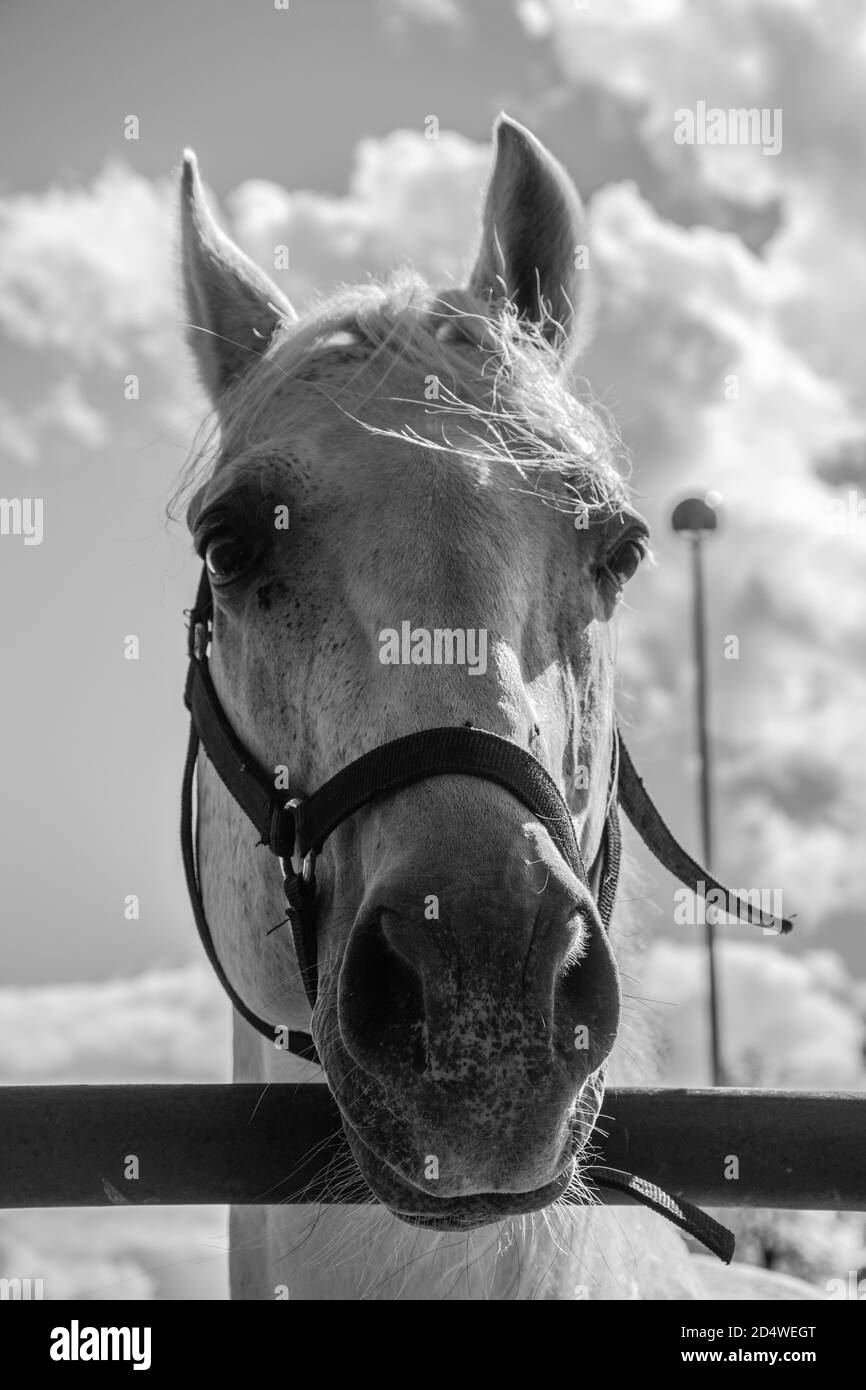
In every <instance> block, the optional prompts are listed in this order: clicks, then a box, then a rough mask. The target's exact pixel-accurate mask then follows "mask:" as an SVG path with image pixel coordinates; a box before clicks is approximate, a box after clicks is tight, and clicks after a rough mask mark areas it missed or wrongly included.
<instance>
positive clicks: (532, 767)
mask: <svg viewBox="0 0 866 1390" xmlns="http://www.w3.org/2000/svg"><path fill="white" fill-rule="evenodd" d="M212 616H213V599H212V596H211V590H210V583H209V581H208V575H207V569H206V568H205V567H203V568H202V574H201V580H200V582H199V588H198V595H197V597H196V604H195V608H193V609H192V611H191V613H190V615H189V640H188V651H189V669H188V672H187V680H186V688H185V690H184V702H185V704H186V707H187V709H188V710H189V712H190V735H189V746H188V750H187V759H186V766H185V768H184V776H183V789H182V796H181V846H182V850H183V862H184V870H185V873H186V882H187V888H188V889H189V895H190V901H191V903H192V909H193V914H194V916H195V920H196V926H197V927H198V932H199V936H200V937H201V940H202V944H203V946H204V949H205V951H206V953H207V957H208V959H209V961H210V963H211V965H212V966H213V969H214V971H215V973H216V975H217V978H218V979H219V981H220V983H221V984H222V986H223V988H224V989H225V991H226V993H227V994H228V996H229V998H230V999H231V1001H232V1004H233V1005H234V1007H235V1009H236V1010H237V1012H238V1013H239V1014H240V1015H241V1017H242V1018H244V1019H246V1021H247V1023H249V1024H250V1025H251V1026H252V1027H253V1028H256V1029H257V1030H258V1031H259V1032H260V1033H262V1034H263V1035H264V1036H265V1037H266V1038H267V1039H268V1040H269V1041H270V1042H273V1041H274V1040H275V1037H276V1036H277V1034H278V1033H280V1032H281V1031H282V1027H281V1025H274V1024H270V1023H268V1022H267V1021H266V1020H265V1019H263V1018H261V1017H260V1016H259V1015H258V1014H257V1013H255V1012H254V1011H253V1010H252V1009H250V1008H249V1006H248V1005H247V1004H245V1003H244V1001H243V999H242V998H241V997H240V995H239V994H238V993H237V992H236V990H235V989H234V987H233V985H232V984H231V982H230V981H229V979H228V977H227V975H226V973H225V971H224V970H223V968H222V965H221V964H220V961H219V957H218V956H217V954H216V949H215V947H214V943H213V937H212V936H211V931H210V927H209V926H208V921H207V917H206V915H205V910H204V902H203V899H202V893H201V885H200V881H199V876H198V869H197V865H196V850H195V833H194V828H193V782H194V777H195V768H196V762H197V760H198V753H199V748H200V747H201V748H203V749H204V751H205V753H206V754H207V757H208V759H209V761H210V762H211V763H212V764H213V766H214V768H215V769H216V771H217V773H218V774H219V776H220V778H221V779H222V781H223V783H224V784H225V786H226V788H227V789H228V791H229V792H230V793H231V795H232V796H233V797H234V799H235V801H236V802H237V803H238V805H239V806H240V808H241V810H242V811H244V813H245V814H246V816H247V817H248V818H249V820H250V821H251V822H252V824H253V825H254V826H255V828H256V830H257V831H258V836H259V839H258V844H260V845H265V846H267V848H268V849H269V850H270V852H271V854H273V855H274V856H275V858H276V859H277V861H278V863H279V866H280V871H281V873H282V876H283V889H284V892H285V896H286V903H287V915H288V921H289V924H290V927H291V932H292V938H293V941H294V947H295V953H296V955H297V960H298V967H299V970H300V973H301V979H302V980H303V983H304V988H305V990H306V993H307V998H308V1000H309V1002H310V1007H311V1008H312V1007H314V1006H315V1003H316V998H317V992H318V967H317V944H316V857H317V856H318V855H319V854H320V853H321V850H322V846H323V845H324V843H325V841H326V840H327V839H328V836H329V835H331V834H332V832H333V831H334V830H336V828H337V826H338V825H340V824H341V823H342V822H343V821H344V820H346V819H347V818H348V817H349V816H351V815H353V814H354V813H355V811H357V810H359V809H360V808H361V807H362V806H365V805H367V803H368V802H370V801H372V800H374V799H375V798H376V797H379V796H385V795H387V794H389V793H392V792H395V791H399V790H400V789H401V788H403V787H406V786H409V785H410V784H411V783H413V782H420V781H424V780H426V779H427V778H430V777H440V776H445V775H447V774H455V773H459V774H460V775H462V776H468V777H481V778H484V779H485V780H486V781H489V782H496V783H498V784H499V785H500V786H502V787H505V788H506V789H507V790H508V791H510V792H511V794H512V795H513V796H515V797H517V799H518V801H521V802H522V803H523V805H524V806H526V807H527V809H528V810H530V811H531V812H532V813H533V815H535V816H537V818H538V819H539V820H540V821H541V822H542V823H543V825H544V826H545V828H546V829H547V831H548V833H549V834H550V836H551V838H552V840H553V841H554V843H555V844H556V846H557V848H558V850H559V852H560V853H561V854H562V856H563V858H564V859H565V861H566V863H567V864H568V865H569V867H570V868H571V869H572V871H573V872H574V874H575V875H576V876H577V878H579V879H580V881H581V882H582V883H584V884H585V885H586V886H587V887H589V888H590V891H591V892H592V893H593V897H594V898H595V902H596V906H597V908H598V913H599V916H600V918H601V921H602V924H603V926H604V928H605V930H607V929H608V926H609V924H610V919H611V915H612V913H613V908H614V903H615V901H616V890H617V884H618V881H619V866H620V826H619V814H618V806H619V805H621V806H622V808H623V810H624V811H625V813H626V815H627V816H628V818H629V820H630V821H631V823H632V825H633V826H634V828H635V830H637V832H638V834H639V835H640V836H641V838H642V840H643V841H644V843H645V844H646V845H647V847H648V848H649V849H650V850H651V851H652V853H653V854H654V855H655V857H656V858H657V859H658V860H659V861H660V863H662V864H663V865H664V866H665V868H667V869H669V870H670V872H671V873H672V874H673V875H674V876H675V877H676V878H678V879H679V880H680V881H681V882H682V883H684V884H686V885H687V886H688V887H689V888H691V889H692V890H693V891H694V892H695V893H698V894H702V895H703V896H706V895H707V893H709V892H710V891H713V892H714V893H718V894H722V895H723V896H724V898H725V901H726V905H727V911H728V912H729V913H730V914H731V915H733V916H737V917H739V918H741V919H742V918H745V919H747V920H748V921H751V922H755V923H757V924H758V925H759V926H762V927H767V928H772V929H773V930H775V931H777V932H783V933H784V932H788V931H790V930H791V923H790V921H788V920H787V919H785V918H776V917H773V916H771V915H770V914H769V913H764V912H762V911H760V910H759V909H757V908H755V907H753V906H752V905H751V904H750V903H747V902H743V901H742V900H741V899H739V898H737V897H736V895H735V894H733V893H732V892H731V891H730V890H729V889H727V888H723V887H722V885H721V884H720V883H718V882H717V880H716V879H714V878H713V877H712V876H711V875H710V874H709V873H707V871H706V869H703V868H701V866H700V865H699V864H698V863H696V861H695V860H694V859H692V858H691V857H690V856H689V855H688V854H686V852H685V850H683V849H682V848H681V847H680V845H679V844H678V843H677V841H676V840H675V839H674V837H673V835H672V834H671V832H670V830H669V829H668V828H667V826H666V825H665V823H664V821H663V820H662V818H661V816H660V815H659V813H658V811H657V810H656V807H655V805H654V804H653V801H652V800H651V798H650V795H649V793H648V792H647V790H646V788H645V787H644V784H643V782H642V781H641V779H640V777H639V776H638V774H637V772H636V771H635V767H634V764H633V763H632V761H631V758H630V757H629V754H628V750H627V749H626V746H625V744H624V742H623V738H622V734H621V732H620V731H619V729H618V728H617V729H616V731H615V735H614V747H613V760H612V767H611V776H610V793H609V804H608V812H607V816H606V819H605V824H604V831H603V834H602V840H601V846H600V848H599V851H598V854H597V856H596V859H595V861H594V863H593V864H592V866H591V868H590V871H589V873H587V870H586V866H585V864H584V862H583V857H582V855H581V852H580V847H579V845H578V842H577V836H576V834H575V830H574V821H573V819H572V815H571V812H570V810H569V808H568V805H567V803H566V801H565V799H564V797H563V795H562V793H561V792H560V790H559V788H558V787H557V785H556V783H555V782H554V781H553V779H552V777H551V776H550V774H549V773H548V772H547V770H546V769H545V768H544V767H543V766H542V765H541V763H540V762H539V761H538V759H537V758H535V757H533V755H532V754H531V753H529V752H527V751H526V749H523V748H521V747H520V746H519V745H518V744H516V743H512V742H511V741H510V740H508V739H504V738H500V737H499V736H498V735H497V734H491V733H488V732H486V731H485V730H483V729H475V728H472V727H468V726H455V727H445V728H438V729H425V730H423V731H422V732H420V733H416V734H408V735H407V736H406V737H405V738H398V739H393V740H391V741H390V742H389V743H384V744H382V745H381V746H380V747H378V748H374V749H373V750H372V751H371V752H369V753H364V754H363V755H362V756H361V757H360V758H357V759H355V761H354V762H351V763H349V764H348V765H347V766H346V767H344V768H341V770H340V771H339V772H337V773H335V775H334V776H333V777H331V778H330V779H329V780H328V781H327V782H325V783H324V784H323V786H321V787H319V789H318V791H314V792H312V793H311V794H310V795H309V796H306V797H298V796H295V797H292V798H291V799H290V800H287V799H286V797H285V794H282V795H281V794H280V793H279V792H278V791H276V789H275V788H274V784H273V780H272V779H271V778H270V777H269V776H268V775H267V773H266V772H264V771H263V770H262V768H261V767H260V766H259V765H258V764H257V762H256V760H255V759H254V758H253V757H252V756H251V755H250V754H249V753H248V752H247V750H246V749H245V748H244V745H243V743H242V742H241V740H240V739H239V738H238V736H237V734H236V733H235V732H234V730H233V728H232V726H231V724H230V723H229V721H228V719H227V717H226V714H225V711H224V710H223V708H222V705H221V704H220V702H219V697H218V696H217V693H216V690H215V688H214V685H213V682H212V680H211V677H210V670H209V667H208V656H207V650H208V645H209V642H210V624H211V620H212ZM286 1042H287V1044H288V1047H287V1050H288V1051H290V1052H293V1053H295V1054H296V1055H297V1056H298V1057H302V1058H304V1059H305V1060H306V1061H314V1062H315V1061H318V1055H317V1053H316V1048H315V1045H314V1043H313V1040H312V1038H311V1037H310V1036H309V1034H307V1033H299V1032H290V1033H289V1034H288V1038H287V1039H286ZM596 1172H597V1176H596V1181H597V1182H598V1183H599V1184H600V1185H601V1184H602V1183H603V1182H604V1183H606V1185H608V1186H612V1185H620V1186H621V1185H622V1180H623V1177H624V1175H623V1174H619V1175H618V1177H617V1179H616V1181H615V1180H614V1178H613V1177H611V1176H610V1175H611V1174H613V1172H614V1170H608V1169H598V1170H596ZM602 1173H606V1174H608V1175H609V1176H608V1177H607V1178H606V1179H605V1178H603V1177H602V1176H601V1174H602ZM634 1181H635V1182H641V1181H642V1180H640V1179H635V1180H634ZM644 1186H645V1187H646V1186H648V1185H647V1184H644ZM654 1193H655V1196H654V1198H653V1201H655V1203H656V1206H657V1209H659V1204H660V1205H661V1208H662V1209H663V1211H664V1214H665V1215H668V1216H671V1215H672V1213H671V1210H670V1205H669V1204H670V1203H671V1202H672V1201H673V1200H674V1199H672V1198H669V1197H666V1196H665V1194H659V1192H658V1189H654ZM634 1195H635V1197H636V1199H637V1200H641V1201H647V1200H648V1199H647V1196H646V1193H645V1192H644V1193H643V1194H642V1193H641V1192H640V1191H638V1190H636V1191H635V1193H634ZM648 1204H650V1205H652V1202H648ZM679 1205H680V1206H681V1207H682V1208H683V1209H687V1210H688V1211H689V1212H691V1216H690V1217H688V1218H687V1219H686V1221H685V1225H686V1228H687V1229H690V1230H692V1231H693V1233H694V1234H696V1235H698V1238H699V1239H706V1237H705V1236H702V1235H701V1234H700V1232H699V1230H698V1229H697V1225H698V1222H697V1218H700V1220H701V1221H703V1222H709V1218H707V1217H704V1216H703V1214H702V1213H700V1212H696V1209H694V1208H689V1207H688V1204H687V1203H680V1204H679ZM673 1219H674V1220H676V1219H677V1218H676V1216H673ZM678 1224H683V1222H679V1223H678ZM710 1224H711V1225H712V1226H714V1227H715V1225H716V1223H710ZM717 1229H719V1230H720V1229H722V1228H717ZM706 1243H710V1244H711V1248H714V1249H715V1248H716V1245H717V1244H718V1237H716V1245H713V1244H712V1242H711V1240H707V1242H706ZM717 1253H719V1251H718V1250H717Z"/></svg>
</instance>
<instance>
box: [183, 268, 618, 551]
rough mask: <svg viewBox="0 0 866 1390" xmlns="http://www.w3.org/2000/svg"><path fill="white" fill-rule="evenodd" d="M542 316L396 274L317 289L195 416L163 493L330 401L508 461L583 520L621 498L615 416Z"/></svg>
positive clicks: (236, 458)
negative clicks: (215, 402) (320, 293)
mask: <svg viewBox="0 0 866 1390" xmlns="http://www.w3.org/2000/svg"><path fill="white" fill-rule="evenodd" d="M543 327H544V326H543V325H541V326H539V325H533V324H529V323H528V322H527V321H526V320H524V319H521V318H518V316H517V315H516V313H515V312H514V311H513V309H512V308H511V306H510V305H508V304H507V303H506V304H505V305H504V306H503V305H502V304H498V305H491V304H490V303H487V302H486V301H484V300H483V299H482V298H480V297H479V296H477V295H475V294H474V293H473V292H472V291H470V290H466V289H458V288H454V289H444V290H438V291H437V290H433V289H432V288H431V287H430V286H429V285H428V284H427V283H426V282H425V281H424V280H422V279H421V278H420V277H418V276H416V275H412V274H409V273H408V272H401V273H398V274H396V275H394V276H392V277H391V278H390V279H389V280H387V281H384V282H370V283H368V284H365V285H360V286H357V285H356V286H352V287H347V288H345V289H343V290H341V291H338V292H337V293H335V294H333V295H331V296H330V297H327V298H323V299H321V300H320V301H319V302H317V303H316V304H314V305H313V306H312V307H311V309H310V310H309V312H308V313H307V315H306V316H305V317H304V318H302V319H300V320H297V321H289V320H284V321H282V322H281V324H280V325H279V326H278V327H277V329H276V331H275V333H274V336H273V339H272V341H271V343H270V344H269V346H268V348H267V351H266V352H264V353H262V355H261V356H259V357H257V358H256V359H255V360H254V361H253V362H252V363H251V365H250V368H249V370H248V371H247V372H245V373H244V374H243V376H241V378H240V379H239V381H238V382H237V383H236V384H235V385H234V386H233V387H232V388H231V389H230V390H229V391H228V392H227V393H226V394H225V395H224V397H223V399H222V400H221V402H220V405H219V410H218V412H217V413H215V414H213V415H212V416H210V417H208V418H207V419H206V420H205V422H204V424H203V426H202V430H201V431H200V433H199V436H198V438H197V440H196V442H195V444H194V447H193V450H192V453H191V456H190V460H189V464H188V467H187V469H186V470H185V473H184V475H183V478H182V480H181V484H180V487H179V489H178V493H177V495H176V498H175V501H179V500H182V499H184V498H187V497H189V496H190V495H191V494H192V493H193V492H195V491H196V490H198V489H199V488H200V487H201V486H203V485H204V484H205V483H206V482H208V481H209V480H210V478H211V477H212V476H213V473H214V472H215V471H216V469H217V468H218V467H219V466H220V465H221V463H222V462H223V461H224V460H225V459H227V458H231V459H232V460H233V462H234V465H235V466H243V465H244V463H245V462H246V461H247V460H250V461H251V463H252V464H253V466H254V462H255V459H256V458H262V457H266V456H267V457H279V456H280V454H281V453H283V452H285V450H286V447H287V445H288V443H289V439H290V430H291V429H292V428H293V427H294V426H296V424H297V418H298V411H300V412H301V418H302V419H303V417H304V415H305V414H306V413H308V412H309V413H311V414H313V415H315V413H316V411H317V409H320V408H321V406H322V405H323V404H324V403H330V405H332V406H334V407H336V408H337V409H338V410H340V411H341V413H342V414H343V415H344V416H345V418H346V419H347V421H348V422H352V423H353V424H355V425H356V426H358V427H360V428H361V429H363V430H365V431H367V432H369V433H371V434H374V435H378V436H381V437H390V438H396V439H400V440H403V441H405V442H407V443H410V444H413V445H416V446H417V447H419V448H427V449H431V448H432V449H436V450H437V451H440V452H442V451H445V452H448V453H451V454H453V455H455V456H460V457H463V458H466V459H470V460H475V461H476V462H477V463H479V464H482V465H484V466H485V467H492V466H494V465H507V466H510V467H512V468H514V469H516V470H517V472H518V474H519V475H520V477H521V478H522V479H523V480H525V481H526V482H527V484H528V485H530V486H531V489H532V491H533V493H535V494H536V495H539V496H540V497H541V498H542V500H544V501H545V502H547V503H548V504H550V505H553V506H555V507H557V508H558V509H560V510H568V511H571V512H574V514H575V516H576V517H577V516H579V515H582V516H584V517H585V520H586V522H587V523H588V522H589V521H590V520H594V519H595V518H596V517H599V516H604V515H609V514H611V513H613V512H616V511H618V510H620V509H621V508H622V507H623V506H624V505H625V504H626V503H627V501H628V497H629V488H628V484H627V475H628V460H627V455H626V452H625V449H624V447H623V445H622V442H621V440H620V437H619V434H618V432H617V429H616V426H615V424H614V422H613V421H612V419H611V418H610V416H609V415H608V413H607V411H606V410H605V409H604V408H603V407H602V406H601V405H600V404H599V402H597V401H595V400H593V399H592V398H591V397H590V394H589V390H588V387H587V385H586V383H585V382H584V381H582V379H581V378H580V377H579V375H578V372H577V363H576V362H575V361H574V360H573V359H571V358H569V357H566V358H563V357H562V356H561V355H560V353H559V352H558V350H557V349H556V348H555V347H554V346H553V345H552V344H551V342H550V341H549V339H548V337H546V336H545V334H544V331H543ZM289 392H291V409H288V408H287V400H288V397H289ZM419 412H420V413H422V414H423V416H424V418H425V420H426V421H429V425H430V428H429V429H427V428H423V427H421V428H419V425H418V417H419ZM410 417H411V418H412V423H411V424H410V423H409V419H410Z"/></svg>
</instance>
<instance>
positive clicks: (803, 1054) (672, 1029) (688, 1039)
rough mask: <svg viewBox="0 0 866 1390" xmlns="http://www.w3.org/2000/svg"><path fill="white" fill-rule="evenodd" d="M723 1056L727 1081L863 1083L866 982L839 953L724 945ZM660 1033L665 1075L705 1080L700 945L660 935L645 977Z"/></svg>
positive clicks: (684, 1081)
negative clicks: (857, 980) (850, 970)
mask: <svg viewBox="0 0 866 1390" xmlns="http://www.w3.org/2000/svg"><path fill="white" fill-rule="evenodd" d="M718 958H719V995H720V1000H721V1025H722V1027H721V1032H722V1039H723V1056H724V1061H725V1066H726V1068H727V1071H728V1076H729V1084H731V1085H740V1086H764V1087H771V1088H772V1087H781V1088H793V1089H799V1090H820V1089H822V1088H824V1089H830V1090H845V1089H852V1090H861V1089H866V1064H864V1055H863V1045H864V1040H866V987H864V986H863V985H862V984H857V983H855V982H853V981H852V980H851V979H850V976H849V975H848V973H847V971H846V969H845V966H844V964H843V962H842V961H841V960H840V959H839V957H838V956H836V955H835V954H834V953H833V952H829V951H813V952H808V953H807V954H805V955H803V956H800V957H792V956H789V955H788V956H786V955H785V954H784V953H783V951H782V950H781V949H780V947H779V943H778V938H776V937H767V938H766V940H762V942H761V943H760V944H756V945H746V944H740V943H732V942H727V941H722V942H721V943H719V946H718ZM640 995H641V996H642V997H643V998H644V999H645V1000H648V1001H652V1002H651V1003H649V1004H647V1005H646V1007H647V1008H650V1009H651V1013H652V1017H653V1020H654V1022H655V1024H656V1026H657V1027H658V1028H659V1029H660V1032H661V1037H662V1055H663V1058H664V1065H665V1080H666V1082H667V1083H668V1084H670V1085H676V1086H701V1085H706V1084H707V1062H706V1058H707V1047H708V1044H707V972H706V952H705V950H704V948H703V946H698V945H695V946H681V945H678V944H676V943H674V942H672V941H666V940H661V941H657V942H656V943H655V944H654V945H653V946H652V947H651V949H650V951H649V952H648V956H647V961H646V968H645V970H644V972H643V975H642V978H641V983H640Z"/></svg>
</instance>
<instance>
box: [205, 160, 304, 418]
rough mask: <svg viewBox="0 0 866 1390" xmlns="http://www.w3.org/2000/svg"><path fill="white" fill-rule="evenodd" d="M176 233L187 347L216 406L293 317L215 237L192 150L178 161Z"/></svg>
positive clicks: (246, 262)
mask: <svg viewBox="0 0 866 1390" xmlns="http://www.w3.org/2000/svg"><path fill="white" fill-rule="evenodd" d="M181 233H182V235H181V257H182V265H183V285H184V294H185V298H186V310H187V317H188V320H189V322H188V324H187V335H186V336H187V342H188V343H189V345H190V347H191V348H192V350H193V353H194V355H195V358H196V362H197V364H198V368H199V371H200V373H201V376H202V380H203V381H204V384H205V386H206V388H207V390H208V392H209V394H210V397H211V400H212V401H214V403H216V402H217V401H218V399H219V397H220V396H221V395H222V394H223V392H224V391H225V390H226V388H227V387H229V386H231V385H232V383H233V382H234V381H236V380H237V378H238V377H239V376H240V375H241V374H242V372H244V371H245V370H246V369H247V367H249V365H250V363H251V362H252V361H253V360H254V358H255V357H256V356H258V355H259V354H261V353H263V352H265V351H266V349H267V347H268V344H269V342H270V340H271V336H272V334H273V331H274V329H275V328H276V326H277V324H278V323H279V322H280V321H281V320H283V319H286V318H288V319H290V320H294V319H295V318H296V317H297V315H296V314H295V311H294V309H293V308H292V306H291V305H290V303H289V301H288V300H287V299H286V297H285V295H283V293H282V291H281V290H279V289H277V286H276V285H275V284H274V283H273V281H272V280H270V278H269V277H268V276H267V275H265V274H264V272H263V271H261V270H259V268H258V266H256V265H254V264H253V262H252V261H251V260H250V258H249V257H248V256H246V255H245V254H244V252H243V251H241V249H240V248H239V247H238V246H236V245H235V244H234V242H233V241H231V240H230V238H229V237H227V236H226V235H225V233H224V232H222V231H220V228H219V227H218V226H217V224H216V222H215V221H214V219H213V216H212V214H211V212H210V209H209V208H208V205H207V203H206V201H205V196H204V190H203V188H202V184H201V179H200V177H199V172H198V164H197V163H196V157H195V155H194V154H193V152H192V150H185V151H184V156H183V173H182V176H181Z"/></svg>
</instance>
